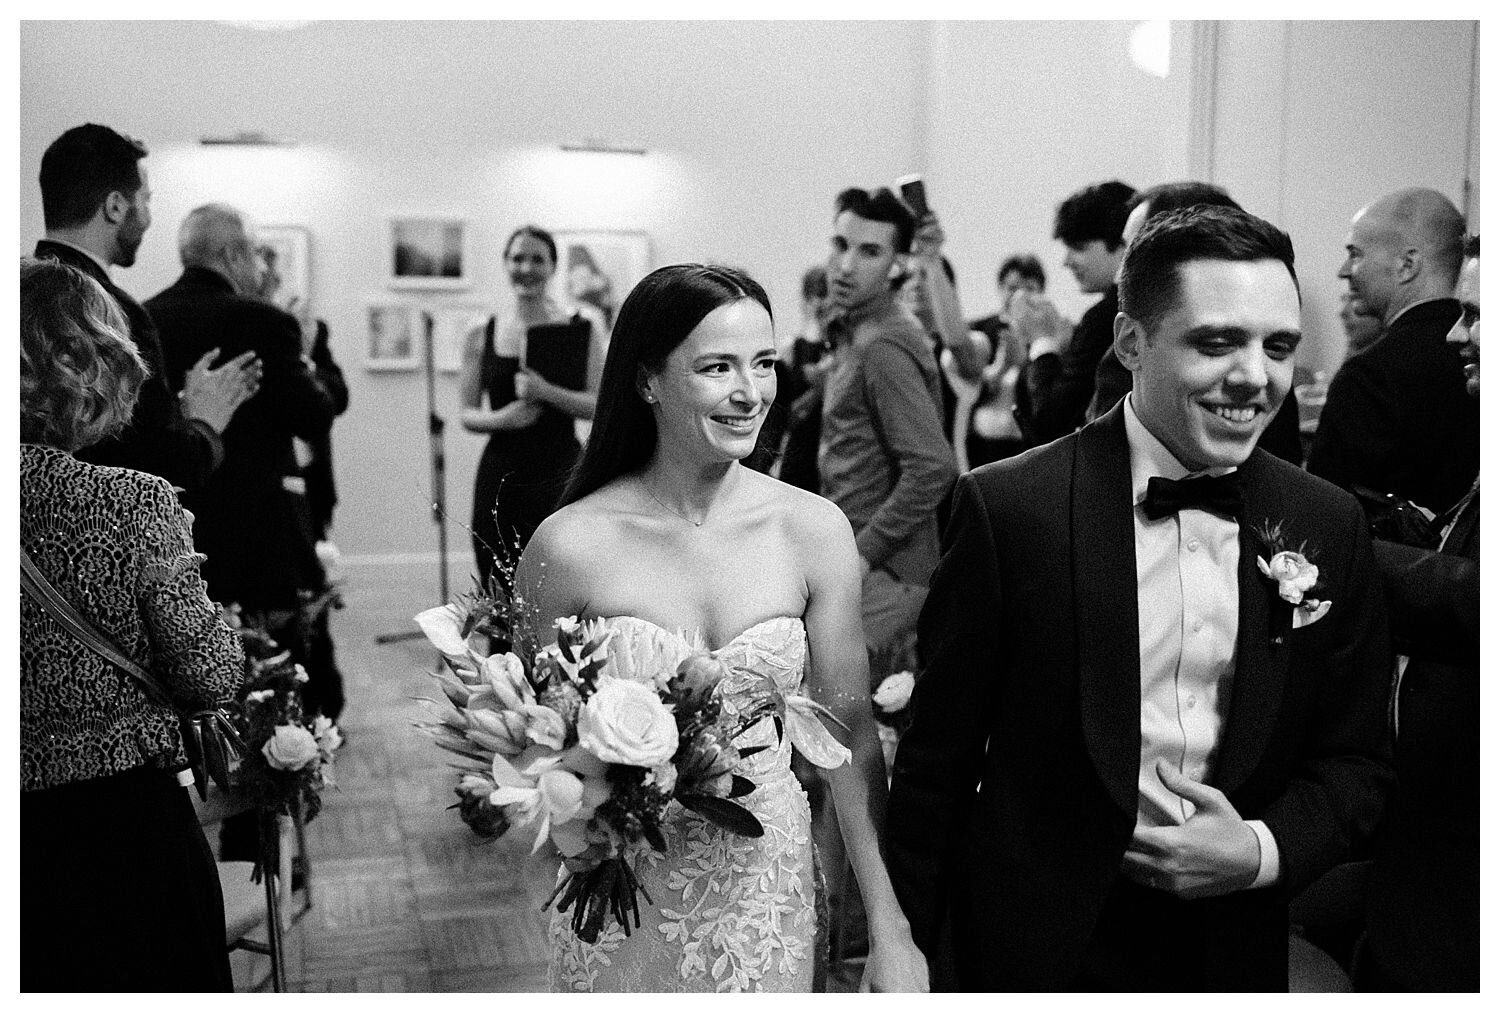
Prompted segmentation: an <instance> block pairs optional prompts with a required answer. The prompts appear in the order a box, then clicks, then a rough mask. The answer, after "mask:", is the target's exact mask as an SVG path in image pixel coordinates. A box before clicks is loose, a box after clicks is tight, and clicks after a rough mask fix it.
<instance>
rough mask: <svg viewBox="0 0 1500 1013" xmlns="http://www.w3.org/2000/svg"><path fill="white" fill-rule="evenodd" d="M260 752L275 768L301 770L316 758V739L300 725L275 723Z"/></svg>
mask: <svg viewBox="0 0 1500 1013" xmlns="http://www.w3.org/2000/svg"><path fill="white" fill-rule="evenodd" d="M260 753H261V755H262V756H264V757H265V758H266V762H267V763H269V764H270V765H271V766H273V767H275V768H276V769H277V770H301V769H302V768H303V767H306V766H307V765H308V764H309V763H312V762H313V761H314V760H316V759H317V758H318V740H317V739H315V738H313V734H312V732H310V731H308V730H307V729H306V728H303V727H302V726H301V725H277V726H276V730H275V731H274V732H272V733H271V737H270V738H269V739H267V740H266V744H265V745H264V746H261V748H260Z"/></svg>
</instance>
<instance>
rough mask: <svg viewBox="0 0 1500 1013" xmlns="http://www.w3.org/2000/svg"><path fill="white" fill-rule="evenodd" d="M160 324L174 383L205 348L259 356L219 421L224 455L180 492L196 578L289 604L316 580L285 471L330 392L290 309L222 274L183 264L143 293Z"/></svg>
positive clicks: (221, 594)
mask: <svg viewBox="0 0 1500 1013" xmlns="http://www.w3.org/2000/svg"><path fill="white" fill-rule="evenodd" d="M146 308H147V309H148V310H149V311H150V312H151V316H152V318H153V319H154V320H155V321H156V325H157V327H158V328H159V330H160V332H161V339H162V349H163V351H164V352H165V353H166V358H167V370H168V373H169V374H170V380H171V383H172V385H173V387H174V388H180V387H181V386H182V378H183V374H184V373H185V372H186V371H187V369H188V367H189V366H191V365H192V364H193V363H194V362H196V361H197V360H198V358H199V357H200V356H202V355H203V353H205V352H207V351H208V350H209V349H211V348H218V349H220V350H221V352H222V358H231V357H233V356H236V355H239V354H240V353H241V352H244V351H254V352H255V353H256V355H257V356H259V357H260V361H261V366H262V374H261V385H260V391H259V392H258V393H257V394H256V395H255V397H253V398H251V399H250V400H249V401H247V402H245V403H244V404H243V405H241V406H240V408H239V410H238V411H236V412H235V414H234V419H233V420H232V421H231V422H230V423H229V427H228V428H227V429H225V430H224V463H223V464H222V465H221V466H220V467H219V469H218V471H216V472H215V473H214V474H213V476H212V477H211V478H210V479H209V481H208V482H207V483H206V484H205V485H204V486H203V487H202V488H201V489H199V490H197V491H196V492H194V493H191V494H189V495H185V496H184V497H183V504H184V505H185V506H186V507H187V508H188V509H189V510H191V511H192V512H193V514H194V516H195V518H196V520H195V521H194V524H193V544H194V547H195V548H197V550H198V551H199V552H202V553H204V554H205V555H206V556H207V557H208V558H207V560H206V561H205V562H204V564H203V578H204V580H205V581H206V582H207V583H208V589H209V593H210V594H211V595H212V596H213V597H214V598H215V599H216V600H219V601H226V602H227V601H237V602H239V603H240V604H242V605H244V606H245V607H246V608H257V609H258V608H286V607H290V606H291V605H292V604H294V603H295V601H296V590H297V589H298V588H312V587H319V586H321V584H322V568H321V567H320V566H319V565H318V560H317V555H316V553H315V552H314V550H313V543H312V533H311V532H310V531H309V529H308V524H307V523H306V521H305V520H304V519H303V517H302V516H301V515H299V513H298V511H297V509H296V506H295V504H294V502H293V501H292V500H291V498H290V494H289V493H288V492H287V491H286V489H285V487H284V486H283V484H282V479H283V478H284V477H287V476H294V475H296V474H297V463H296V459H295V457H294V456H293V452H292V437H294V436H300V437H301V438H302V439H304V440H309V441H312V440H316V439H317V438H318V437H320V436H323V435H325V434H327V432H328V430H329V427H330V426H332V424H333V416H334V405H333V400H332V398H330V396H329V394H328V392H327V391H326V390H325V389H324V388H323V387H322V385H321V384H320V383H319V382H318V380H317V378H316V377H315V376H314V375H313V372H312V371H311V370H310V369H309V368H308V367H307V365H306V364H305V363H304V362H303V360H302V331H301V327H300V325H299V324H298V323H297V319H296V318H295V317H293V316H292V315H291V314H290V313H287V312H285V311H284V310H282V309H280V308H278V307H276V306H273V305H272V304H270V303H268V302H263V301H261V300H259V299H250V298H247V297H244V296H240V295H236V294H235V292H234V287H233V286H232V285H231V284H230V283H229V281H228V279H226V278H224V277H223V276H221V275H219V274H217V273H215V272H213V271H209V270H205V269H203V268H197V267H189V268H187V269H186V270H185V271H183V273H182V277H180V278H178V279H177V281H175V282H174V283H173V284H172V285H171V286H170V287H168V288H167V289H165V290H164V291H162V292H160V293H158V294H157V295H155V296H153V297H152V298H150V299H148V300H147V301H146Z"/></svg>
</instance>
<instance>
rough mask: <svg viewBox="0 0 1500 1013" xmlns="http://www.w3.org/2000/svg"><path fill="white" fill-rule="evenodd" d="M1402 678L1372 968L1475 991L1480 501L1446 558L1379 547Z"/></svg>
mask: <svg viewBox="0 0 1500 1013" xmlns="http://www.w3.org/2000/svg"><path fill="white" fill-rule="evenodd" d="M1375 556H1376V560H1377V561H1378V563H1379V566H1380V572H1381V576H1382V577H1383V578H1384V580H1385V586H1386V593H1387V597H1388V601H1389V603H1390V609H1391V632H1392V634H1393V636H1394V638H1395V641H1396V646H1397V648H1398V649H1399V650H1400V651H1401V652H1402V653H1404V654H1408V655H1410V656H1411V663H1410V664H1409V665H1407V668H1406V672H1405V674H1404V675H1403V677H1402V679H1401V695H1400V701H1399V704H1400V734H1399V736H1398V738H1397V740H1396V777H1397V789H1396V793H1395V796H1394V798H1393V799H1392V802H1391V807H1390V810H1389V811H1388V813H1387V814H1386V819H1385V820H1384V822H1383V823H1382V824H1381V828H1380V832H1379V834H1378V842H1377V846H1376V849H1375V866H1374V870H1373V871H1372V873H1371V876H1370V883H1369V893H1368V898H1367V902H1368V908H1367V912H1366V928H1367V931H1368V944H1369V949H1368V951H1367V953H1368V957H1369V958H1370V959H1372V960H1373V961H1374V963H1375V964H1377V965H1378V967H1379V973H1380V975H1381V976H1382V977H1383V978H1385V979H1389V980H1393V981H1395V982H1398V983H1400V984H1401V985H1402V986H1404V987H1405V988H1408V989H1412V990H1415V991H1421V992H1428V991H1434V992H1446V991H1462V992H1477V991H1478V990H1479V984H1480V982H1479V714H1480V699H1479V496H1478V494H1477V493H1476V494H1475V496H1474V498H1473V499H1471V500H1470V501H1469V502H1468V503H1467V504H1465V506H1464V508H1463V509H1462V510H1461V511H1460V512H1459V514H1458V517H1457V519H1456V520H1455V521H1454V524H1453V530H1452V532H1451V533H1450V534H1449V535H1448V538H1447V541H1445V542H1444V543H1443V549H1442V551H1441V552H1423V551H1421V550H1420V549H1413V548H1410V547H1409V546H1405V545H1396V544H1393V543H1389V542H1377V543H1376V552H1375Z"/></svg>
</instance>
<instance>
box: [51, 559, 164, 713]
mask: <svg viewBox="0 0 1500 1013" xmlns="http://www.w3.org/2000/svg"><path fill="white" fill-rule="evenodd" d="M21 589H22V590H23V591H25V592H26V593H27V594H28V595H30V596H31V597H32V600H34V601H35V602H36V603H37V604H38V605H40V606H41V607H42V608H43V609H44V610H46V612H47V614H48V615H50V616H52V618H54V619H56V620H57V621H58V622H60V623H62V624H63V626H64V627H65V628H66V629H67V630H68V632H70V633H72V634H73V636H75V637H77V638H78V641H79V643H81V644H83V646H84V647H87V648H88V649H89V650H91V651H93V652H94V653H95V654H97V655H99V656H100V657H102V658H103V659H104V660H105V661H108V662H110V663H111V664H113V665H115V666H116V667H118V668H120V669H122V670H123V671H124V672H125V673H126V674H127V675H130V676H133V677H134V678H135V680H136V681H137V682H139V683H140V684H141V686H142V687H144V689H145V690H146V695H147V696H148V697H150V698H151V700H152V702H153V703H158V704H160V705H161V706H163V707H171V706H172V701H171V698H170V697H168V696H167V692H166V690H164V689H163V688H162V685H161V683H159V682H157V681H156V678H155V677H154V676H152V674H151V673H150V672H148V671H146V670H145V669H144V668H142V667H141V666H140V665H138V664H136V663H135V662H134V661H132V660H130V658H129V657H127V656H126V654H125V652H123V651H121V650H120V649H119V648H118V647H116V646H115V644H114V641H112V640H110V639H109V638H108V637H106V636H105V635H104V634H102V633H100V632H99V630H98V628H97V627H95V626H94V624H93V623H91V622H89V621H88V620H87V619H85V618H84V617H83V616H81V615H80V614H79V613H78V610H77V609H75V608H74V607H73V605H72V603H71V602H69V601H68V599H66V598H64V597H63V596H62V592H60V591H58V589H57V587H56V586H55V585H54V584H53V583H52V582H51V581H50V580H48V579H47V575H46V574H44V573H42V571H41V570H38V569H37V566H36V563H34V562H33V561H32V559H31V554H30V553H28V552H27V551H26V547H25V546H22V547H21ZM174 709H175V708H174Z"/></svg>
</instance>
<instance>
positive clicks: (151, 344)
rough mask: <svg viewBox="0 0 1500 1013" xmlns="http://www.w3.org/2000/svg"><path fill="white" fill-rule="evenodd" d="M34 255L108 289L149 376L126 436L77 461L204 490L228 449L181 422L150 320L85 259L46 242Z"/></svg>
mask: <svg viewBox="0 0 1500 1013" xmlns="http://www.w3.org/2000/svg"><path fill="white" fill-rule="evenodd" d="M36 255H37V256H38V257H49V258H51V259H52V260H56V261H60V262H61V263H64V264H67V265H69V266H70V267H76V268H78V269H79V270H80V271H82V272H83V273H84V274H86V275H88V276H89V277H90V278H93V279H94V280H95V281H97V282H98V283H99V284H101V285H103V286H104V290H105V291H106V292H108V293H109V294H110V295H112V296H113V297H114V298H115V301H116V302H118V303H119V304H120V308H121V309H122V310H124V311H125V319H126V320H127V321H129V323H130V336H131V338H132V339H134V341H135V345H136V348H137V349H139V350H140V353H141V359H142V360H143V361H144V362H145V363H146V368H147V369H148V370H150V371H151V375H150V376H149V377H147V378H146V382H145V383H144V384H143V385H142V386H141V394H140V398H139V399H138V400H137V401H136V405H135V412H134V414H132V415H131V417H130V425H129V426H128V427H127V428H126V429H125V430H124V432H122V433H120V434H119V435H118V436H113V437H110V438H108V439H105V440H101V441H100V442H98V443H95V444H94V445H93V446H90V447H85V448H83V449H82V450H80V451H78V453H77V454H76V455H74V456H76V457H78V458H79V459H80V460H84V461H88V462H90V463H92V464H106V465H110V466H112V467H116V468H134V469H135V470H136V471H145V472H149V473H150V474H152V475H158V476H160V477H161V478H164V479H166V480H167V481H168V482H171V483H172V484H173V485H176V486H181V487H183V488H184V489H197V488H199V487H200V486H202V485H203V483H204V482H206V481H207V480H208V476H209V475H211V474H213V470H214V468H215V467H217V466H218V464H219V462H220V461H221V460H222V459H223V457H224V444H223V441H221V440H220V438H219V434H218V433H216V432H214V431H213V429H211V428H210V427H209V426H207V425H205V424H203V423H199V422H191V421H189V420H188V419H186V418H184V417H183V414H182V407H181V405H179V404H178V403H177V395H176V393H175V391H174V389H173V388H171V387H169V386H168V384H167V370H166V365H165V361H164V359H163V357H162V349H161V339H160V338H159V337H158V336H157V333H156V324H154V323H153V322H152V320H151V315H150V314H149V313H147V312H146V310H145V308H144V307H142V306H141V304H140V303H138V302H136V301H135V300H134V299H132V298H131V297H130V295H129V293H127V292H126V291H125V290H124V289H122V288H120V287H119V286H117V285H116V284H115V283H114V281H113V280H111V279H110V276H109V273H108V272H106V271H105V270H104V269H103V268H101V267H100V266H99V265H98V263H96V262H95V261H94V259H93V258H92V257H90V256H88V255H87V254H84V253H80V252H79V251H78V250H75V249H74V248H73V247H71V246H67V245H65V244H63V243H54V242H51V241H50V240H47V239H43V240H42V241H41V242H39V243H37V244H36ZM205 351H206V349H205ZM189 365H191V363H189Z"/></svg>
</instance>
